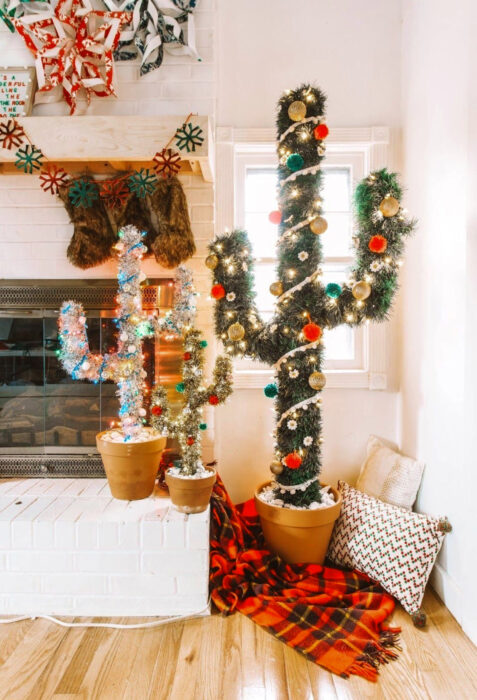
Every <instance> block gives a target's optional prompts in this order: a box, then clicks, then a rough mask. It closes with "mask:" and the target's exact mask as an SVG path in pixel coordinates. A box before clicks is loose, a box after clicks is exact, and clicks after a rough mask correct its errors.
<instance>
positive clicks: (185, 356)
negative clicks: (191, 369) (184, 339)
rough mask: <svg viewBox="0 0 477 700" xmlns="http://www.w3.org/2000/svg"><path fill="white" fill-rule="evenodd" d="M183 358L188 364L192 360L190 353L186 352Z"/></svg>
mask: <svg viewBox="0 0 477 700" xmlns="http://www.w3.org/2000/svg"><path fill="white" fill-rule="evenodd" d="M183 357H184V360H185V361H186V362H187V361H188V360H190V358H191V357H192V355H191V354H190V352H185V353H184V356H183Z"/></svg>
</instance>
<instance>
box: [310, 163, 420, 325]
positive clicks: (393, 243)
mask: <svg viewBox="0 0 477 700" xmlns="http://www.w3.org/2000/svg"><path fill="white" fill-rule="evenodd" d="M401 197H402V190H401V187H400V184H399V181H398V176H397V175H396V174H395V173H390V172H388V171H387V170H386V169H383V170H378V171H375V172H372V173H370V175H369V176H368V177H366V178H364V179H363V180H362V181H361V182H360V183H359V184H358V186H357V188H356V190H355V195H354V209H355V212H356V221H357V226H358V228H357V233H356V236H355V239H354V240H355V245H356V261H355V264H354V265H353V268H352V270H351V273H350V278H349V280H348V282H346V283H345V284H344V285H343V287H342V292H341V294H340V295H339V297H338V298H327V299H326V301H325V305H324V311H325V314H324V318H323V324H324V325H326V326H328V327H329V328H333V327H335V326H337V325H340V324H342V323H346V324H348V325H351V326H354V325H358V324H360V323H362V322H363V321H364V320H374V321H383V320H385V319H386V318H387V316H388V311H389V309H390V306H391V303H392V300H393V297H394V296H395V292H396V290H397V283H398V271H399V266H400V264H401V256H402V254H403V252H404V244H405V240H406V237H407V236H409V235H410V234H411V233H412V231H413V229H414V228H415V225H416V223H415V221H414V220H412V219H410V218H409V217H407V216H406V212H405V210H403V209H402V207H401ZM389 198H393V199H395V200H396V202H398V203H399V209H398V210H397V211H396V213H395V214H393V215H392V216H384V215H383V213H382V212H381V210H380V205H382V203H385V202H386V200H387V199H388V200H389ZM384 210H385V211H386V207H385V206H384ZM388 213H389V212H388ZM376 236H377V237H378V241H377V242H378V244H380V245H381V246H383V247H384V246H385V249H384V250H383V251H382V252H375V251H374V250H372V249H370V246H371V248H373V241H376V239H375V238H374V237H376ZM356 284H357V286H356V287H355V285H356ZM367 285H369V287H367ZM368 293H369V296H367V297H366V298H361V297H363V296H364V294H368Z"/></svg>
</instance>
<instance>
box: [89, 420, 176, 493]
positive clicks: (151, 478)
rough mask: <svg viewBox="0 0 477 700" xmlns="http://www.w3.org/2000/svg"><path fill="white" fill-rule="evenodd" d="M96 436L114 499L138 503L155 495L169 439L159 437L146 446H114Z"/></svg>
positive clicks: (138, 444) (140, 443) (115, 443)
mask: <svg viewBox="0 0 477 700" xmlns="http://www.w3.org/2000/svg"><path fill="white" fill-rule="evenodd" d="M108 432H109V431H105V432H102V433H98V434H97V435H96V446H97V448H98V451H99V453H100V454H101V458H102V460H103V465H104V471H105V472H106V476H107V477H108V482H109V487H110V489H111V493H112V494H113V496H114V498H119V499H121V500H122V501H138V500H139V499H141V498H147V497H148V496H150V495H151V493H152V492H153V491H154V484H155V481H156V476H157V470H158V469H159V462H160V461H161V455H162V452H163V450H164V448H165V446H166V442H167V438H165V437H162V436H161V435H159V434H158V435H157V437H155V438H153V439H152V440H147V441H145V442H111V441H110V440H104V439H103V436H104V435H107V433H108Z"/></svg>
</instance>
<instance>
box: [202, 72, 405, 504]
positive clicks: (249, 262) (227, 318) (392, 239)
mask: <svg viewBox="0 0 477 700" xmlns="http://www.w3.org/2000/svg"><path fill="white" fill-rule="evenodd" d="M324 113H325V96H324V94H323V93H322V92H321V91H320V90H319V89H316V88H314V87H311V86H309V85H304V86H301V87H299V88H298V89H297V90H293V91H288V92H287V93H285V95H283V97H282V98H281V99H280V101H279V104H278V116H277V127H278V143H277V151H278V159H279V166H278V191H279V197H278V199H279V209H280V211H278V212H272V214H271V216H270V220H271V221H274V223H278V224H279V229H278V241H277V246H278V268H277V281H276V282H274V283H273V284H272V285H271V287H270V291H271V293H272V294H274V295H276V296H277V297H278V298H277V305H276V309H275V314H274V317H273V318H272V319H271V321H270V322H269V323H264V322H262V320H261V319H260V317H259V313H258V310H257V307H256V305H255V302H254V297H255V294H254V292H253V258H252V253H251V246H250V242H249V239H248V236H247V234H246V233H245V232H244V231H233V232H232V233H230V234H225V235H223V236H219V237H218V238H216V239H215V241H214V242H213V243H211V245H210V247H209V256H208V258H207V259H206V265H207V267H209V268H210V269H211V270H213V275H214V282H213V287H212V292H211V294H212V296H213V297H214V298H215V299H216V307H215V327H216V333H217V335H218V337H219V338H221V339H222V340H223V342H224V344H225V346H226V351H227V352H228V353H230V354H231V355H247V356H250V357H252V358H257V359H259V360H261V361H262V362H266V363H267V364H269V365H272V366H273V368H274V369H275V373H276V385H277V389H278V393H277V395H276V399H275V408H276V414H277V420H276V430H275V459H274V461H273V462H272V464H271V467H270V468H271V470H272V473H273V474H274V475H275V478H276V482H277V488H276V495H277V498H279V499H281V500H282V501H283V502H284V503H285V504H289V505H295V506H301V507H303V506H304V507H308V506H310V505H311V504H312V503H314V502H319V501H320V500H321V495H320V485H319V481H318V476H319V472H320V468H321V437H320V434H321V413H320V403H321V399H320V392H321V390H322V389H323V387H324V385H325V381H326V379H325V376H324V374H323V372H322V363H323V346H322V334H323V331H326V329H331V328H334V327H336V326H338V325H340V324H343V323H344V324H347V325H350V326H355V325H358V324H361V323H362V322H363V321H365V320H368V319H372V320H376V321H381V320H383V319H385V318H386V315H387V312H388V310H389V307H390V304H391V301H392V298H393V296H394V294H395V291H396V288H397V272H398V267H399V264H400V258H401V255H402V253H403V247H404V239H405V237H406V236H407V235H408V234H410V233H411V231H412V229H413V227H414V222H413V221H411V220H410V219H408V218H406V216H405V214H404V211H403V210H402V208H401V206H400V199H401V188H400V186H399V183H398V178H397V176H396V175H395V174H394V173H388V172H387V171H386V170H380V171H377V172H374V173H371V174H370V175H369V176H368V177H367V178H366V179H365V180H363V181H362V182H361V183H360V184H359V185H358V187H357V189H356V194H355V207H356V214H357V224H358V231H357V234H356V236H355V245H356V249H357V251H356V252H357V254H356V262H355V265H354V267H353V269H352V270H351V273H350V276H349V279H348V281H347V282H346V283H344V284H337V283H331V284H328V285H326V286H324V285H323V284H322V270H321V268H320V264H321V263H322V261H323V257H322V246H321V240H320V238H321V235H322V234H324V233H325V231H326V229H327V222H326V220H325V219H324V218H323V216H322V204H323V202H322V199H321V196H320V195H321V187H322V171H321V169H320V164H321V161H322V160H323V157H324V154H325V139H326V136H327V135H328V128H327V126H326V124H325V123H324ZM327 235H331V236H332V235H333V232H332V231H331V232H329V233H328V234H327ZM270 245H272V242H271V243H270ZM275 393H276V392H275V390H274V388H273V385H268V386H267V387H266V389H265V394H266V395H267V396H269V397H273V396H274V395H275Z"/></svg>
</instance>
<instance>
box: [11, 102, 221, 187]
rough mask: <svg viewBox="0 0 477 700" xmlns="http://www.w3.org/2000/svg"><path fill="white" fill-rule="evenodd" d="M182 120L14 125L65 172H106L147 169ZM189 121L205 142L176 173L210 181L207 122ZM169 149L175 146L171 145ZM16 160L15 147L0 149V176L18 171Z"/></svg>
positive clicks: (41, 120) (81, 119)
mask: <svg viewBox="0 0 477 700" xmlns="http://www.w3.org/2000/svg"><path fill="white" fill-rule="evenodd" d="M184 116H185V115H182V116H154V117H141V116H135V117H129V116H127V117H124V116H94V117H92V116H78V117H71V116H69V117H23V118H19V119H18V121H19V123H20V124H21V125H22V126H23V128H24V130H25V133H26V134H27V136H28V138H29V140H30V141H31V143H33V144H35V146H36V147H37V148H39V149H41V151H42V152H43V153H44V155H45V156H46V158H48V160H49V161H52V162H54V163H59V164H61V166H62V167H63V168H65V170H68V171H72V170H75V171H78V170H81V169H82V167H87V168H88V170H90V171H91V172H109V171H110V170H126V169H137V168H139V167H151V166H152V158H153V156H154V154H155V153H157V151H160V150H162V148H164V146H165V145H166V144H167V143H168V142H169V140H170V139H171V137H172V136H173V135H174V134H175V131H176V129H177V128H178V127H180V126H181V125H182V124H183V122H184ZM189 121H190V122H192V123H193V124H194V126H196V125H197V126H200V128H201V129H202V131H203V136H204V142H203V144H202V145H201V146H199V147H196V150H195V151H194V152H191V153H187V150H185V149H184V150H182V151H180V154H181V158H182V164H181V173H191V174H194V175H200V176H202V177H203V179H204V180H205V181H206V182H212V181H213V173H214V170H213V162H214V158H213V138H212V131H211V126H210V120H209V118H208V117H204V116H192V117H190V118H189ZM171 146H172V147H174V146H175V142H174V141H173V142H172V144H171ZM15 160H16V158H15V150H14V149H13V150H11V151H9V150H6V149H3V148H0V172H18V171H17V169H16V168H15V165H14V162H15Z"/></svg>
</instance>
